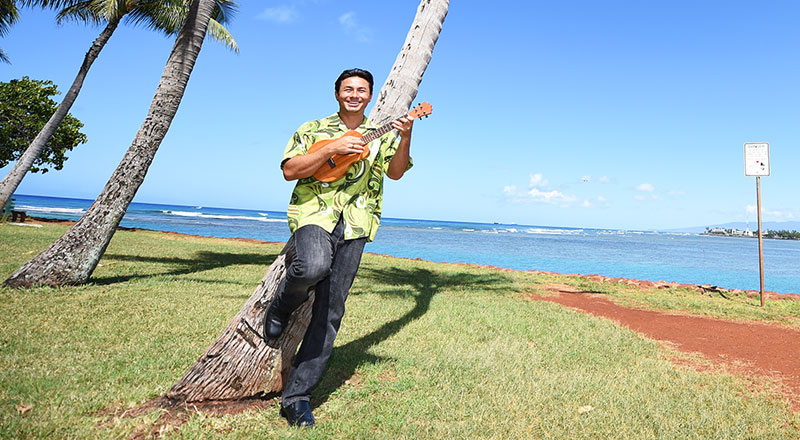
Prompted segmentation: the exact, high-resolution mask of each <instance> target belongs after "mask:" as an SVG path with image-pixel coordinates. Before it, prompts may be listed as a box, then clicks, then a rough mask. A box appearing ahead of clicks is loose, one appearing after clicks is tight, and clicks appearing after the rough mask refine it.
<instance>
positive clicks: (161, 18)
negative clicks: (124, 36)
mask: <svg viewBox="0 0 800 440" xmlns="http://www.w3.org/2000/svg"><path fill="white" fill-rule="evenodd" d="M188 12H189V8H188V7H187V6H186V2H185V1H184V0H140V1H138V2H136V6H135V7H134V8H132V9H131V11H130V13H128V15H127V16H126V17H125V22H126V23H129V24H133V25H135V26H144V27H146V28H148V29H150V30H155V31H160V32H163V33H165V34H167V35H174V34H177V33H178V31H179V30H180V28H181V24H183V19H184V17H186V14H187V13H188Z"/></svg>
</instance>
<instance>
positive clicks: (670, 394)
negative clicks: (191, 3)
mask: <svg viewBox="0 0 800 440" xmlns="http://www.w3.org/2000/svg"><path fill="white" fill-rule="evenodd" d="M65 229H66V227H65V226H60V225H45V226H44V227H43V228H23V227H15V226H9V225H5V224H2V225H0V277H2V278H3V279H5V278H6V277H8V275H10V274H11V273H12V272H13V271H14V270H16V269H17V268H18V267H19V266H20V265H21V264H22V263H24V262H25V261H27V260H28V259H30V258H31V257H33V255H35V254H36V253H37V252H39V251H41V250H42V249H44V248H45V247H46V246H47V245H48V244H49V243H50V242H51V241H53V240H54V239H55V238H57V237H58V236H59V235H60V234H61V233H62V232H63V231H64V230H65ZM378 239H380V237H378ZM280 250H281V246H280V245H270V244H259V243H251V242H241V241H233V240H221V239H212V238H208V239H206V238H191V237H183V236H177V235H170V234H163V233H159V232H148V231H133V232H132V231H119V232H118V233H117V234H116V235H115V237H114V239H113V240H112V242H111V245H110V246H109V248H108V250H107V252H106V254H105V256H104V258H103V260H102V261H101V265H100V266H99V267H98V268H97V270H96V271H95V273H94V275H93V277H92V280H91V283H90V284H88V285H84V286H74V287H64V288H59V289H52V288H35V289H30V290H11V289H6V288H0V316H1V317H2V318H0V437H3V438H76V439H78V438H79V439H84V438H129V437H131V436H133V435H135V434H137V433H139V434H141V433H147V432H149V431H150V427H151V424H153V422H154V421H155V420H156V419H157V418H158V417H159V415H160V413H159V411H153V412H151V413H149V414H146V415H144V416H141V417H133V418H130V417H119V416H117V417H109V416H108V415H106V414H108V413H109V410H112V411H111V412H114V411H116V414H118V415H119V414H121V413H122V412H123V411H124V410H125V409H128V408H133V407H135V406H137V405H139V404H141V403H143V402H145V401H147V400H150V399H152V398H155V397H157V396H159V395H161V394H163V393H164V392H166V390H167V389H168V388H169V387H170V386H171V385H172V384H173V383H174V382H175V381H176V380H178V379H179V378H180V377H181V375H182V374H183V373H184V372H185V371H186V370H187V369H188V368H189V367H190V366H191V365H192V364H193V363H194V361H195V360H196V359H197V358H198V357H199V356H200V354H201V353H202V352H203V351H204V350H205V348H206V347H207V346H208V345H209V344H210V343H211V342H213V341H214V340H215V339H216V337H217V336H218V335H219V333H220V332H221V331H222V330H223V329H224V327H225V326H226V325H227V324H228V322H229V321H230V319H231V318H232V317H233V316H234V314H235V313H236V312H237V311H238V310H239V309H240V308H241V306H242V305H243V304H244V302H245V301H246V299H247V298H249V297H250V295H251V294H252V292H253V290H254V289H255V287H256V285H257V284H258V282H259V281H260V279H261V277H262V276H263V275H264V273H265V272H266V270H267V268H268V266H269V264H270V263H271V262H272V260H273V259H274V258H275V256H276V255H277V254H278V253H279V252H280ZM552 283H565V284H571V285H574V286H578V287H580V288H582V289H585V290H590V291H595V292H601V293H605V294H608V295H610V296H613V297H616V300H617V301H621V302H628V303H631V304H637V305H639V306H645V307H650V308H659V309H668V310H687V311H690V312H692V313H707V314H710V315H713V316H723V317H729V318H734V319H759V320H767V321H773V322H778V323H781V324H782V325H790V326H796V323H797V320H798V318H800V302H794V301H792V302H789V301H780V302H774V303H768V306H767V307H766V308H764V309H762V308H760V307H756V304H757V303H758V299H757V298H756V299H747V298H736V299H733V300H730V301H729V300H725V299H722V298H720V297H715V298H710V297H705V296H702V295H698V294H696V293H690V292H688V291H681V290H679V289H676V290H674V291H657V292H648V293H642V292H639V291H636V290H634V289H631V288H628V287H624V288H623V287H620V286H616V285H612V284H598V283H591V282H589V281H585V280H582V279H580V278H576V277H566V276H557V275H536V274H527V273H520V272H503V271H499V270H493V269H486V268H477V267H469V266H455V265H446V264H434V263H428V262H423V261H412V260H402V259H396V258H389V257H382V256H374V255H365V257H364V259H363V261H362V264H361V269H360V271H359V275H358V277H357V279H356V282H355V284H354V286H353V289H352V291H351V293H350V298H349V300H348V303H347V314H346V315H345V319H344V322H343V324H342V328H341V331H340V333H339V338H338V339H337V347H336V349H335V350H334V354H333V357H332V359H331V362H330V364H329V366H328V370H327V372H326V374H325V376H324V378H323V380H322V382H321V383H320V385H319V386H318V387H317V389H316V390H315V392H314V399H313V400H312V407H314V408H315V415H316V417H317V422H318V426H317V428H315V429H313V430H297V429H290V428H287V427H286V424H285V421H284V420H283V419H281V418H280V417H279V416H278V414H277V406H276V407H275V408H273V409H269V410H252V411H246V412H244V413H241V414H237V415H230V416H224V417H218V416H210V415H206V414H202V413H197V414H194V415H192V416H191V417H190V418H189V420H188V421H187V422H186V423H185V424H183V425H181V426H180V428H179V429H177V430H172V429H169V430H166V431H165V432H164V433H163V436H164V437H165V438H226V439H227V438H242V439H249V438H293V437H300V438H343V439H359V438H361V439H374V438H385V439H397V438H413V439H423V438H432V439H449V438H464V439H471V438H498V439H500V438H503V439H508V438H520V439H522V438H554V439H562V438H587V439H597V438H617V439H649V438H661V439H674V438H702V439H722V438H727V439H740V438H752V439H760V438H765V439H784V438H785V439H796V438H800V415H798V414H796V413H792V412H791V410H790V408H789V406H788V404H787V403H786V402H784V401H782V400H780V399H779V398H777V397H776V395H775V393H774V392H772V391H770V389H769V388H768V387H761V388H757V389H753V388H754V387H753V385H752V383H746V382H745V381H742V380H740V379H737V378H735V377H732V376H729V375H725V374H708V373H698V372H695V371H694V370H692V369H689V368H685V367H680V366H675V365H673V364H671V363H670V362H669V360H668V359H669V358H670V357H671V356H674V353H672V352H668V351H666V349H664V348H662V347H661V346H659V344H658V343H656V342H653V341H650V340H647V339H644V338H642V337H641V336H639V335H638V334H636V333H634V332H632V331H629V330H626V329H624V328H621V327H619V326H618V325H616V324H614V323H612V322H610V321H608V320H604V319H599V318H594V317H591V316H588V315H584V314H580V313H577V312H574V311H572V310H569V309H567V308H564V307H561V306H559V305H556V304H552V303H549V302H544V301H530V300H527V299H525V298H526V297H527V296H529V295H531V294H542V293H544V291H543V289H542V286H543V285H546V284H552ZM276 405H277V403H276ZM21 406H30V407H31V408H30V409H29V410H27V411H24V412H22V411H21V409H22V407H21Z"/></svg>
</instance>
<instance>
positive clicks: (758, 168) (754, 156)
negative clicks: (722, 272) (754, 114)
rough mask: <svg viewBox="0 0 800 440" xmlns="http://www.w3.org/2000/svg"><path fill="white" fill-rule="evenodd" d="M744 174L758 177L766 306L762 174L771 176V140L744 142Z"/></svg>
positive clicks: (760, 260)
mask: <svg viewBox="0 0 800 440" xmlns="http://www.w3.org/2000/svg"><path fill="white" fill-rule="evenodd" d="M744 175H745V176H755V178H756V199H757V203H758V273H759V276H760V280H761V284H760V286H761V289H760V291H759V292H760V295H761V307H764V244H763V239H762V235H761V176H769V142H747V143H745V144H744Z"/></svg>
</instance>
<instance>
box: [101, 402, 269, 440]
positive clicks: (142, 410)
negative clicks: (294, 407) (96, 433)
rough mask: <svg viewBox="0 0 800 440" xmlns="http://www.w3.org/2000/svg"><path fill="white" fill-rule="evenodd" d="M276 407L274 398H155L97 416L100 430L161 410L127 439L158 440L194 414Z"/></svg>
mask: <svg viewBox="0 0 800 440" xmlns="http://www.w3.org/2000/svg"><path fill="white" fill-rule="evenodd" d="M276 405H277V395H270V396H263V397H253V398H250V399H239V400H231V401H219V402H197V403H185V402H175V401H172V400H169V399H167V398H165V397H158V398H155V399H153V400H150V401H148V402H145V403H143V404H141V405H139V406H137V407H135V408H129V409H123V408H122V407H121V406H115V407H112V408H109V409H107V410H104V411H101V412H100V413H98V416H99V417H101V421H100V423H98V426H99V427H100V428H102V427H105V426H108V425H110V424H112V423H114V419H117V418H137V417H142V416H144V415H145V414H148V413H150V412H152V411H155V410H160V411H161V415H160V416H159V417H158V419H157V420H156V421H155V422H154V423H153V424H152V425H150V426H144V425H143V426H139V427H138V428H137V429H136V430H135V431H134V432H133V433H132V434H131V436H130V438H131V439H134V440H138V439H146V438H161V437H162V436H163V435H164V434H165V433H167V432H170V431H177V430H178V428H180V426H181V425H183V424H184V423H186V422H187V421H188V420H189V418H190V417H191V416H192V415H193V414H198V413H202V414H206V415H212V416H218V417H219V416H224V415H228V414H239V413H242V412H244V411H250V410H256V409H269V408H275V407H276Z"/></svg>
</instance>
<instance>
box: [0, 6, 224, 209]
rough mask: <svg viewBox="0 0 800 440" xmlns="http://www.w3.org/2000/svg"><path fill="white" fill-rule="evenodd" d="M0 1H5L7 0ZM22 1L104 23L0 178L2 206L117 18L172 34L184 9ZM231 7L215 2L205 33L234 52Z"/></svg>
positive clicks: (57, 121) (77, 88) (61, 114)
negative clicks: (37, 127) (62, 92)
mask: <svg viewBox="0 0 800 440" xmlns="http://www.w3.org/2000/svg"><path fill="white" fill-rule="evenodd" d="M0 1H2V2H9V1H10V0H0ZM22 3H23V4H26V5H38V6H42V7H49V8H56V9H60V11H59V13H58V16H57V20H58V23H59V24H60V23H62V22H64V21H68V20H73V21H79V22H87V23H94V24H100V23H103V22H105V23H106V26H105V28H104V29H103V31H102V32H100V35H99V36H98V37H97V39H96V40H95V41H94V42H93V43H92V46H91V47H90V48H89V51H88V52H87V53H86V56H85V57H84V59H83V64H81V67H80V69H79V70H78V74H77V76H75V80H74V81H73V82H72V86H71V87H70V88H69V91H67V93H66V94H65V95H64V99H63V100H62V101H61V103H60V104H59V105H58V107H57V108H56V111H55V112H54V113H53V115H52V116H51V117H50V120H49V121H47V123H46V124H45V126H44V127H42V130H41V131H39V134H37V135H36V137H35V138H34V139H33V142H31V144H30V145H29V146H28V148H27V149H26V150H25V152H24V153H23V154H22V156H20V158H19V160H17V162H16V163H15V164H14V166H13V167H12V168H11V171H9V172H8V174H7V175H6V177H5V178H3V180H2V181H0V206H3V205H4V204H5V203H6V202H7V201H8V199H10V198H11V196H12V195H13V194H14V191H16V190H17V187H19V184H20V183H22V179H23V178H24V177H25V175H26V174H27V173H28V171H29V170H30V169H31V165H33V162H34V161H35V160H36V158H37V157H39V154H41V153H42V150H43V149H44V147H45V145H46V144H47V142H48V141H49V140H50V138H51V137H52V136H53V133H55V131H56V129H57V128H58V125H59V124H61V121H62V120H64V117H65V116H66V115H67V113H68V112H69V110H70V108H71V107H72V104H73V103H74V102H75V99H76V98H77V97H78V93H80V90H81V87H82V86H83V80H84V79H85V78H86V75H87V74H88V73H89V68H90V67H91V66H92V63H94V60H96V59H97V56H98V55H100V51H101V50H102V49H103V47H105V45H106V43H107V42H108V40H109V38H111V35H112V34H113V33H114V30H116V28H117V26H118V25H119V23H120V21H121V20H123V19H125V20H126V21H129V22H132V23H134V24H142V25H144V26H146V27H148V28H150V29H154V30H158V31H161V32H164V33H166V34H168V35H172V34H175V33H176V32H177V31H178V28H179V27H180V25H181V23H182V21H183V17H185V16H186V13H187V11H188V9H187V6H188V2H187V0H23V1H22ZM12 4H13V3H12ZM234 9H235V4H234V2H233V0H216V1H215V11H214V14H213V17H212V21H211V24H209V36H211V37H212V38H214V39H216V40H218V41H221V42H222V43H224V44H225V45H227V46H228V47H230V48H231V49H233V50H235V51H238V47H237V46H236V42H235V41H234V40H233V37H232V36H231V35H230V34H229V33H228V31H227V30H225V28H224V27H223V26H222V24H221V23H225V22H226V21H227V19H228V17H229V15H230V14H231V13H232V12H233V11H234Z"/></svg>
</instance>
